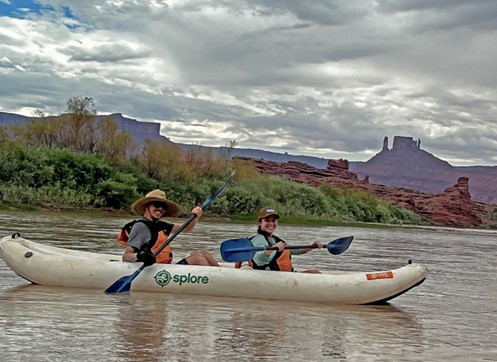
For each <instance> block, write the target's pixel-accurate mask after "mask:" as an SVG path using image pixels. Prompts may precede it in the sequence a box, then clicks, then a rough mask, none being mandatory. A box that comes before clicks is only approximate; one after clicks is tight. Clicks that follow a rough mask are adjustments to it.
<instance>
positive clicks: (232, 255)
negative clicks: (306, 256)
mask: <svg viewBox="0 0 497 362" xmlns="http://www.w3.org/2000/svg"><path fill="white" fill-rule="evenodd" d="M353 239H354V237H353V236H346V237H343V238H339V239H336V240H333V241H330V242H329V243H328V244H324V245H323V248H326V249H328V251H329V252H330V253H331V254H333V255H337V254H341V253H343V252H344V251H345V250H347V249H348V248H349V245H350V243H351V242H352V240H353ZM315 248H318V246H317V245H315V244H311V245H287V246H285V249H315ZM264 250H278V247H276V246H272V247H264V246H254V245H253V244H252V242H251V241H250V240H249V239H244V238H240V239H230V240H226V241H223V242H222V243H221V256H222V258H223V260H224V261H228V262H237V261H247V260H251V259H252V258H253V257H254V254H255V253H256V252H258V251H264Z"/></svg>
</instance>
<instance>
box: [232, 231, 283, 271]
mask: <svg viewBox="0 0 497 362" xmlns="http://www.w3.org/2000/svg"><path fill="white" fill-rule="evenodd" d="M261 235H263V234H261ZM254 237H255V236H252V237H250V238H249V240H252V239H253V238H254ZM273 238H275V239H276V242H280V241H282V242H284V243H285V245H286V242H285V241H284V240H283V239H281V238H279V237H277V236H276V235H273ZM266 241H267V243H268V246H273V244H271V243H270V242H269V240H267V237H266ZM242 265H243V262H236V263H235V268H241V267H242ZM248 265H250V266H251V267H252V268H254V269H267V268H269V270H278V271H288V272H291V271H293V265H292V252H291V251H290V250H288V249H284V250H283V251H279V250H277V251H276V254H275V255H274V257H273V259H271V261H270V262H269V264H266V265H257V264H256V263H255V262H254V260H249V261H248Z"/></svg>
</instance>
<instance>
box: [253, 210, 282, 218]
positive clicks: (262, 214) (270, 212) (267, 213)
mask: <svg viewBox="0 0 497 362" xmlns="http://www.w3.org/2000/svg"><path fill="white" fill-rule="evenodd" d="M271 215H273V216H274V217H275V218H277V219H279V218H280V215H278V213H277V212H276V210H275V209H273V208H272V207H263V208H262V209H260V210H259V212H258V213H257V220H260V219H264V218H266V217H268V216H271Z"/></svg>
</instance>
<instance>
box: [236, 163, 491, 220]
mask: <svg viewBox="0 0 497 362" xmlns="http://www.w3.org/2000/svg"><path fill="white" fill-rule="evenodd" d="M239 158H240V159H244V160H248V161H250V162H252V163H253V165H254V166H255V168H256V169H257V170H258V171H259V172H260V173H263V174H267V175H274V176H279V177H282V178H285V179H288V180H292V181H295V182H299V183H303V184H307V185H311V186H317V185H319V184H321V183H324V182H325V183H329V184H331V185H333V186H335V187H347V188H354V189H361V190H365V191H369V192H372V193H373V194H375V195H376V196H378V197H379V198H382V199H384V200H387V201H388V202H390V203H394V204H399V205H402V206H403V207H405V208H406V209H408V210H410V211H413V212H415V213H416V214H418V215H420V216H421V217H423V218H425V219H427V220H429V221H431V223H432V224H433V225H434V226H446V227H458V228H485V227H488V226H489V224H490V216H491V213H492V211H493V209H494V208H495V206H493V205H489V204H484V203H481V202H475V201H473V200H472V199H471V195H470V193H469V187H468V182H469V178H468V177H459V179H458V180H457V183H456V184H455V185H453V186H451V187H447V188H445V190H443V191H442V192H440V193H436V194H435V193H428V192H421V191H416V190H410V189H406V188H396V187H389V186H384V185H380V184H373V183H370V182H369V177H368V176H365V177H364V179H362V180H359V179H358V177H357V174H355V173H353V172H351V171H350V170H349V162H348V161H347V160H343V159H340V160H329V161H328V165H327V167H326V168H325V169H321V168H315V167H312V166H310V165H308V164H305V163H301V162H297V161H289V162H286V163H278V162H273V161H267V160H259V159H254V158H248V157H239Z"/></svg>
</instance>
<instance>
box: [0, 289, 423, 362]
mask: <svg viewBox="0 0 497 362" xmlns="http://www.w3.org/2000/svg"><path fill="white" fill-rule="evenodd" d="M0 301H1V303H2V306H5V308H2V311H1V312H0V318H1V320H2V324H4V323H3V321H6V320H9V323H5V324H4V325H3V328H2V329H3V331H4V332H3V333H4V334H5V335H4V336H2V337H3V338H2V340H1V341H0V345H1V347H2V351H3V356H4V357H12V358H18V360H28V359H29V358H30V355H31V354H32V353H33V351H36V350H40V351H51V352H50V353H49V354H47V357H48V356H49V355H50V356H52V354H53V353H54V352H55V359H57V355H60V357H61V360H62V359H63V358H65V356H67V355H69V356H71V360H85V359H86V358H90V357H95V358H96V357H98V358H99V359H100V360H117V361H166V360H174V361H194V360H198V359H199V357H202V358H203V359H207V360H226V361H228V360H232V359H235V358H239V357H242V360H243V356H245V357H247V358H248V357H250V360H255V361H267V360H268V358H269V359H273V360H281V359H283V358H288V356H301V355H302V352H303V351H305V354H306V356H308V358H309V360H312V361H320V360H323V359H328V358H337V359H341V360H345V359H347V358H349V357H351V356H353V355H354V354H356V353H357V351H358V348H361V349H362V348H363V347H364V346H365V345H367V346H368V348H367V349H368V351H369V352H368V353H373V354H375V353H376V354H380V355H382V356H383V357H388V356H391V357H392V358H393V357H395V356H397V357H400V356H401V354H400V351H406V349H408V350H410V351H416V349H419V348H421V347H420V346H421V344H422V333H421V330H422V328H421V326H420V325H419V323H417V322H416V321H415V320H414V319H413V318H412V317H411V316H409V314H408V313H405V312H403V311H402V310H400V309H398V308H396V307H394V306H392V305H387V306H381V307H372V306H363V307H361V306H321V305H319V304H312V303H290V302H280V303H275V302H271V301H266V300H245V299H233V298H213V297H203V298H201V299H199V298H198V297H195V296H188V295H171V296H167V295H166V296H164V295H159V294H157V293H133V294H130V295H110V296H109V295H105V294H103V293H100V292H98V291H88V290H78V289H67V288H52V287H45V286H33V285H30V286H26V285H25V286H21V287H16V288H10V289H7V290H5V291H4V292H3V293H2V294H1V299H0ZM19 305H22V306H23V307H22V308H20V307H19ZM407 341H409V344H412V345H413V346H412V347H407V348H406V347H405V346H404V343H405V342H407ZM386 342H387V343H388V344H389V346H390V348H391V350H388V351H385V348H384V344H385V343H386ZM413 342H415V343H413ZM20 346H24V347H21V348H19V347H20ZM416 346H417V347H416ZM361 355H363V354H362V353H361ZM21 357H23V358H21ZM7 360H12V359H10V358H9V359H7ZM51 360H54V359H51ZM290 360H291V358H290Z"/></svg>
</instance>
